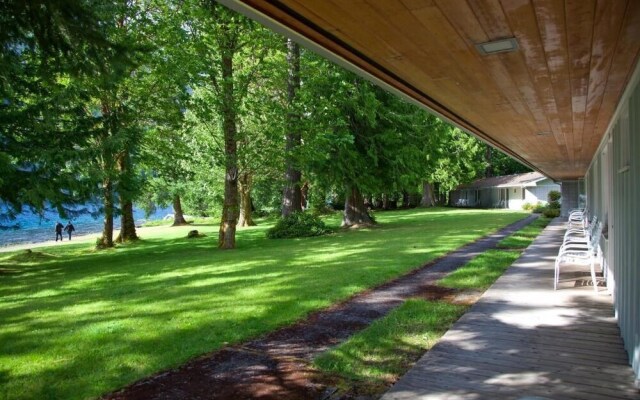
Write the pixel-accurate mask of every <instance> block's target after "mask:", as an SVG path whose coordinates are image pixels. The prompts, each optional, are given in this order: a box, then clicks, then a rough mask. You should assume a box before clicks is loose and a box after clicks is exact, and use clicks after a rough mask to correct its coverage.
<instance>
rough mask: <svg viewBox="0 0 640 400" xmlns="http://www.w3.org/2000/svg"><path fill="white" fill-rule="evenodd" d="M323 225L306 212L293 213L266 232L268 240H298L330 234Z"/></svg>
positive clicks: (315, 217) (282, 218)
mask: <svg viewBox="0 0 640 400" xmlns="http://www.w3.org/2000/svg"><path fill="white" fill-rule="evenodd" d="M330 232H331V230H330V229H328V228H327V226H326V225H325V223H324V222H323V221H322V220H321V219H320V218H319V217H317V216H316V215H314V214H312V213H306V212H294V213H291V214H289V215H287V216H286V217H281V218H279V219H278V221H277V222H276V224H275V226H274V227H273V228H270V229H269V230H267V238H269V239H285V238H299V237H310V236H321V235H326V234H327V233H330Z"/></svg>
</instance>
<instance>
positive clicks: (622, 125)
mask: <svg viewBox="0 0 640 400" xmlns="http://www.w3.org/2000/svg"><path fill="white" fill-rule="evenodd" d="M639 80H640V65H639V66H638V67H636V71H635V73H634V76H633V79H632V80H631V84H629V86H628V87H627V89H626V91H625V95H624V96H623V98H622V99H621V101H620V105H619V106H618V109H617V110H616V114H615V117H614V119H613V120H612V121H611V123H610V125H609V127H608V129H607V132H606V134H605V137H604V138H603V141H602V143H601V144H600V147H599V149H598V151H597V152H596V154H595V156H594V158H593V161H592V163H591V166H590V168H589V171H588V173H587V177H586V178H587V179H586V182H587V196H588V197H587V207H588V210H589V212H590V213H592V214H594V215H597V216H598V218H599V219H600V220H602V221H605V222H606V229H607V231H606V236H605V235H603V238H601V241H600V243H601V246H602V247H603V252H604V255H605V263H606V265H607V272H608V273H607V277H608V279H607V288H608V289H609V291H610V292H611V293H612V295H613V300H614V308H615V313H616V317H617V319H618V325H619V326H620V333H621V335H622V338H623V340H624V345H625V349H626V350H627V354H628V355H629V362H630V364H631V365H632V367H633V369H634V372H635V374H636V379H637V380H636V384H637V385H638V387H639V388H640V246H638V244H639V243H640V206H639V205H638V204H639V203H638V199H640V157H639V155H640V85H639V84H638V81H639Z"/></svg>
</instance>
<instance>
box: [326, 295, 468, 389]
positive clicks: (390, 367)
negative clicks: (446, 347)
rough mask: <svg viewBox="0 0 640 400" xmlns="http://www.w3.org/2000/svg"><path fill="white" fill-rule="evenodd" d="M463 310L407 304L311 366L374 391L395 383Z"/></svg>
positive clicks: (436, 303)
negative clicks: (379, 387) (364, 384)
mask: <svg viewBox="0 0 640 400" xmlns="http://www.w3.org/2000/svg"><path fill="white" fill-rule="evenodd" d="M466 309H467V306H463V305H456V304H449V303H445V302H439V301H426V300H419V299H412V300H407V301H406V302H405V303H404V304H403V305H401V306H400V307H398V308H396V309H395V310H393V311H392V312H390V313H389V314H388V315H387V316H386V317H384V318H381V319H379V320H377V321H375V322H374V323H373V324H371V326H369V327H368V328H367V329H365V330H363V331H362V332H360V333H358V334H356V335H354V336H352V337H351V338H350V339H349V340H348V341H347V342H345V343H343V344H342V345H340V346H337V347H335V348H333V349H331V350H329V351H327V352H325V353H323V354H321V355H320V356H319V357H317V358H316V359H315V360H314V365H315V366H316V367H317V368H319V369H321V370H322V371H323V372H326V373H330V374H337V375H339V376H340V377H343V378H347V379H350V380H355V381H363V382H364V383H366V387H368V388H369V390H371V389H374V390H375V388H376V386H377V385H385V384H389V383H391V382H394V381H396V380H397V379H398V378H399V377H400V375H402V374H403V373H404V372H406V370H407V369H409V368H410V367H411V365H412V364H413V362H414V361H415V360H416V359H418V358H419V357H420V356H421V355H422V354H423V353H424V352H425V351H427V350H429V349H430V348H431V347H433V345H434V344H436V343H437V342H438V339H439V338H440V337H441V336H442V335H443V334H444V333H445V332H446V331H447V330H448V329H449V327H450V326H451V325H452V324H453V323H454V322H455V321H456V320H457V319H458V318H459V317H460V316H461V315H462V314H463V313H464V312H465V310H466ZM350 384H351V383H350ZM356 384H357V383H356ZM365 390H366V389H365Z"/></svg>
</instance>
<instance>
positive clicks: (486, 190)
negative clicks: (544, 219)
mask: <svg viewBox="0 0 640 400" xmlns="http://www.w3.org/2000/svg"><path fill="white" fill-rule="evenodd" d="M552 190H556V191H558V192H559V191H560V185H559V184H557V183H555V182H553V181H552V180H551V179H549V178H547V177H546V176H544V175H542V174H541V173H539V172H528V173H526V174H515V175H504V176H494V177H491V178H484V179H478V180H476V181H474V182H471V183H468V184H465V185H460V186H458V187H457V188H456V189H455V190H454V191H452V192H451V194H450V196H449V202H450V204H451V205H453V206H458V207H479V208H510V209H512V210H522V205H523V204H525V203H529V204H533V205H535V204H537V203H538V202H540V203H542V204H546V203H547V195H548V194H549V192H550V191H552Z"/></svg>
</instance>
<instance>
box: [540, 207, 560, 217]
mask: <svg viewBox="0 0 640 400" xmlns="http://www.w3.org/2000/svg"><path fill="white" fill-rule="evenodd" d="M542 215H544V216H545V217H547V218H555V217H559V216H560V209H559V208H551V207H547V208H546V209H545V210H544V211H543V212H542Z"/></svg>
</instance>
